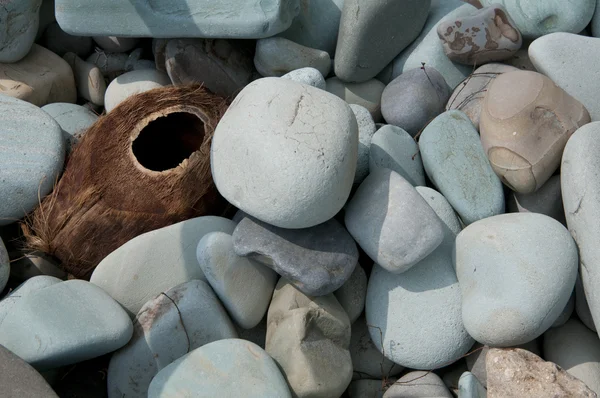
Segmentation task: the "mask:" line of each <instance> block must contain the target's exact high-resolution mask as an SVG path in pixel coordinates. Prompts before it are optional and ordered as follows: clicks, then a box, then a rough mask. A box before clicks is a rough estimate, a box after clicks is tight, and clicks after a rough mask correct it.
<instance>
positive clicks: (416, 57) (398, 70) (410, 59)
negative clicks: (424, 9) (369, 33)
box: [377, 0, 476, 89]
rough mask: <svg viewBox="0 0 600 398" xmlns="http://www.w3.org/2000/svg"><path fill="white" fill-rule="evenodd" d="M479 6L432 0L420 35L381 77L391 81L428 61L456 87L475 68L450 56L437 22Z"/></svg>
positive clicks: (460, 14) (452, 86)
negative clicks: (441, 37)
mask: <svg viewBox="0 0 600 398" xmlns="http://www.w3.org/2000/svg"><path fill="white" fill-rule="evenodd" d="M475 10H476V8H475V7H473V6H472V5H470V4H465V3H463V2H462V1H460V0H431V8H430V10H429V16H428V17H427V21H426V22H425V26H424V27H423V29H422V30H421V33H420V34H419V36H418V37H417V38H416V39H415V40H414V41H413V42H412V43H411V44H410V46H408V47H407V48H406V49H404V51H402V52H401V53H400V54H398V56H397V57H396V58H395V59H394V60H393V61H392V62H390V65H388V67H386V68H385V69H384V70H383V71H382V72H381V73H380V74H379V76H378V77H377V78H378V79H380V80H381V81H382V82H384V83H387V82H390V81H392V80H393V79H395V78H396V77H398V76H400V74H402V73H404V72H406V71H408V70H410V69H415V68H420V67H422V66H423V63H425V65H426V66H429V67H432V68H434V69H435V70H437V71H438V72H440V74H441V75H442V76H443V77H444V80H446V83H448V85H449V86H450V88H451V89H454V88H455V87H456V86H457V85H458V83H460V82H461V81H462V80H464V78H465V77H467V76H468V75H469V74H470V73H471V72H472V71H473V68H472V67H469V66H466V65H461V64H457V63H454V62H452V61H450V59H448V57H447V56H446V54H445V53H444V48H443V47H442V43H441V42H440V39H439V38H438V35H437V25H438V24H439V23H440V21H443V20H447V21H452V20H454V19H456V18H460V17H462V16H467V15H470V14H472V13H473V12H474V11H475Z"/></svg>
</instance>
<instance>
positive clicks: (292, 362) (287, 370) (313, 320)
mask: <svg viewBox="0 0 600 398" xmlns="http://www.w3.org/2000/svg"><path fill="white" fill-rule="evenodd" d="M349 345H350V321H349V319H348V315H346V312H345V311H344V309H343V308H342V306H341V305H340V304H339V303H338V302H337V300H336V298H335V296H333V294H329V295H326V296H320V297H308V296H305V295H304V294H302V293H301V292H300V291H299V290H297V289H295V288H294V287H293V286H292V285H291V284H290V283H289V282H287V281H286V280H285V279H284V278H281V279H280V280H279V283H277V287H276V288H275V293H274V294H273V301H272V302H271V306H270V307H269V312H268V315H267V344H266V351H267V353H268V354H269V355H270V356H271V357H273V359H274V360H275V361H276V362H277V364H278V365H279V368H280V369H281V370H282V373H283V375H284V377H285V378H286V381H287V383H288V385H289V386H290V390H291V391H292V394H293V396H295V397H312V398H329V397H339V396H341V395H342V393H343V392H344V390H345V389H346V387H348V385H349V384H350V381H351V379H352V359H351V357H350V352H349V351H348V347H349ZM324 352H325V353H327V354H326V355H323V353H324Z"/></svg>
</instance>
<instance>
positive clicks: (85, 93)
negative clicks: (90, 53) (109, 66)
mask: <svg viewBox="0 0 600 398" xmlns="http://www.w3.org/2000/svg"><path fill="white" fill-rule="evenodd" d="M63 58H64V59H65V61H67V62H68V63H69V65H70V66H71V68H72V69H73V73H74V74H75V82H76V83H77V93H78V94H79V96H80V97H81V98H84V99H86V100H88V101H90V102H91V103H93V104H94V105H99V106H102V105H105V104H104V97H105V96H106V81H105V80H104V76H103V75H102V72H101V71H100V69H99V68H98V67H96V66H95V65H94V64H91V63H89V62H86V61H84V60H83V59H81V58H79V57H78V56H77V55H76V54H74V53H66V54H65V55H64V57H63Z"/></svg>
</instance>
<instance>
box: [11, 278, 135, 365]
mask: <svg viewBox="0 0 600 398" xmlns="http://www.w3.org/2000/svg"><path fill="white" fill-rule="evenodd" d="M132 333H133V326H132V323H131V320H130V319H129V317H128V316H127V313H126V312H125V311H124V310H123V308H121V306H120V305H119V304H118V303H117V302H116V301H114V300H113V299H112V298H111V297H110V296H109V295H108V294H107V293H106V292H104V291H103V290H102V289H100V288H99V287H97V286H95V285H94V284H92V283H89V282H86V281H82V280H70V281H66V282H60V283H56V284H53V285H51V286H48V287H46V288H44V289H41V290H38V291H36V292H32V293H30V294H28V295H27V296H25V297H22V298H21V299H20V300H19V302H18V303H17V304H16V305H15V307H14V309H13V310H12V311H11V312H10V313H9V314H8V315H7V316H6V317H5V318H4V320H3V321H2V323H0V344H2V345H3V346H4V347H6V348H8V349H9V350H11V351H13V352H14V353H15V354H16V355H18V356H19V357H21V358H23V359H24V360H25V361H27V362H28V363H29V364H31V365H32V366H34V367H35V368H36V369H38V370H45V369H52V368H56V367H59V366H65V365H70V364H73V363H77V362H81V361H85V360H88V359H92V358H96V357H98V356H101V355H104V354H107V353H109V352H111V351H114V350H116V349H118V348H120V347H122V346H124V345H125V344H127V342H128V341H129V339H130V338H131V335H132Z"/></svg>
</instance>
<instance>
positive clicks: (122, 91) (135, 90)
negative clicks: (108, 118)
mask: <svg viewBox="0 0 600 398" xmlns="http://www.w3.org/2000/svg"><path fill="white" fill-rule="evenodd" d="M170 84H171V79H169V76H168V75H167V74H166V73H164V72H159V71H157V70H156V69H140V70H133V71H131V72H127V73H124V74H122V75H121V76H119V77H117V78H116V79H115V80H113V81H112V82H111V83H110V84H109V85H108V87H107V88H106V93H105V94H104V106H105V108H106V112H110V111H111V110H112V109H113V108H115V107H116V106H117V105H119V104H120V103H121V102H123V101H124V100H125V99H127V98H129V97H131V96H132V95H135V94H139V93H143V92H144V91H149V90H152V89H153V88H158V87H163V86H168V85H170Z"/></svg>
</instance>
